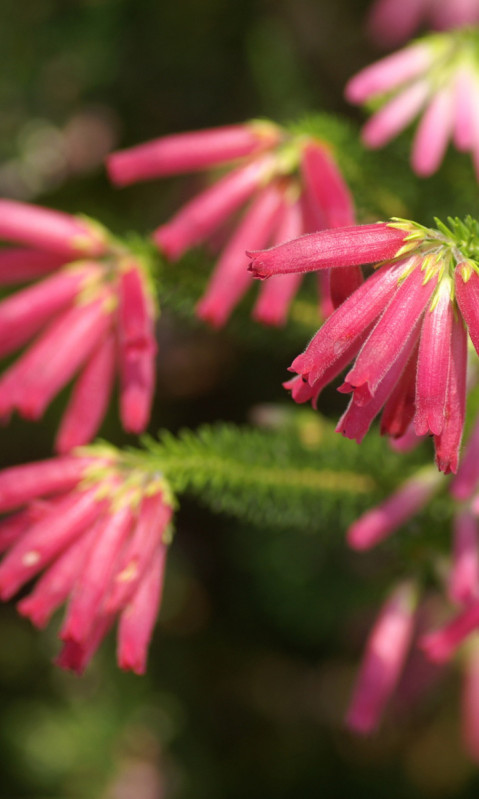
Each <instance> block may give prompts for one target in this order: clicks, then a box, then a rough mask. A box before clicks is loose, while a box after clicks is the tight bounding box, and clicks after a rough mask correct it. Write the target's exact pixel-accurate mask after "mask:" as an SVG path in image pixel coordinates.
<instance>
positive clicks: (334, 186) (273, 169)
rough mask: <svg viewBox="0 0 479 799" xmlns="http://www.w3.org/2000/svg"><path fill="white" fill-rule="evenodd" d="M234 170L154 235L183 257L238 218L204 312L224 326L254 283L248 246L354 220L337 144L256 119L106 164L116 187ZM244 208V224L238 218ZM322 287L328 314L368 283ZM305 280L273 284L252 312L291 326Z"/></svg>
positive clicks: (169, 252)
mask: <svg viewBox="0 0 479 799" xmlns="http://www.w3.org/2000/svg"><path fill="white" fill-rule="evenodd" d="M213 166H225V167H226V168H227V171H226V173H225V174H224V175H223V176H222V177H220V178H219V179H218V180H216V182H214V183H213V184H212V185H211V186H209V187H208V188H207V189H205V190H204V191H203V192H201V193H200V194H198V195H196V196H195V197H194V198H193V199H192V200H190V202H188V203H187V204H186V205H184V206H183V207H182V208H181V209H180V210H179V211H178V212H177V213H176V214H175V216H173V218H172V219H170V220H169V221H168V222H167V223H166V224H163V225H161V226H160V227H159V228H158V229H157V230H156V231H155V232H154V233H153V239H154V241H155V243H156V245H157V246H158V248H159V250H160V251H161V252H162V253H163V255H164V256H165V257H166V258H168V259H169V260H171V261H176V260H177V259H178V258H179V257H181V256H182V255H183V254H184V253H185V252H186V251H187V250H189V249H190V248H192V247H194V246H196V245H199V244H203V243H211V242H212V240H213V238H214V237H215V235H216V234H217V233H218V231H224V230H225V228H226V227H227V226H228V223H229V221H230V220H231V219H233V221H234V229H233V231H232V232H231V231H230V232H229V233H228V238H227V243H226V244H225V246H224V248H223V250H222V252H221V254H220V257H219V260H218V262H217V264H216V267H215V270H214V272H213V275H212V278H211V280H210V282H209V285H208V286H207V289H206V292H205V294H204V296H203V297H202V298H201V300H200V301H199V303H198V306H197V314H198V316H200V318H202V319H204V320H206V321H208V322H209V323H210V324H212V325H213V326H215V327H220V326H222V325H223V324H224V323H225V322H226V321H227V320H228V318H229V316H230V314H231V312H232V310H233V309H234V308H235V306H236V305H237V304H238V302H239V301H240V300H241V298H242V297H243V295H244V294H245V293H246V291H247V289H248V287H249V285H250V282H251V281H250V276H249V275H248V274H247V272H246V269H245V267H246V265H247V260H246V256H245V254H244V252H245V250H246V248H247V247H249V248H251V247H256V248H259V247H265V246H267V245H268V244H272V243H279V242H280V241H285V240H287V239H290V238H295V237H297V236H300V235H301V234H302V233H306V232H308V231H312V230H319V229H322V228H325V227H338V226H342V225H350V224H353V223H354V209H353V201H352V198H351V194H350V192H349V189H348V187H347V185H346V183H345V181H344V179H343V177H342V175H341V172H340V170H339V168H338V166H337V164H336V161H335V148H334V143H333V142H331V141H330V140H329V139H328V134H327V133H325V135H324V137H323V136H320V137H319V138H315V137H312V136H306V135H303V134H296V133H294V132H293V133H290V132H289V131H287V130H285V129H281V128H280V127H278V126H276V125H273V124H272V123H266V122H250V123H248V124H245V125H234V126H229V127H224V128H216V129H211V130H205V131H198V132H192V133H183V134H177V135H173V136H165V137H163V138H161V139H158V140H156V141H152V142H148V143H146V144H141V145H139V146H137V147H132V148H131V149H128V150H123V151H121V152H117V153H113V154H112V155H111V156H110V157H109V158H108V161H107V167H108V171H109V174H110V177H111V179H112V181H113V182H114V183H115V184H116V185H119V186H125V185H128V184H130V183H133V182H135V181H138V180H148V179H151V178H155V177H163V176H165V175H173V174H181V173H184V172H191V171H195V170H203V169H210V168H211V167H213ZM241 209H244V211H243V212H242V215H241V217H240V218H239V221H237V217H238V214H239V212H240V210H241ZM324 277H326V278H327V279H326V280H323V281H321V289H320V290H321V302H322V312H323V314H324V315H327V314H328V313H329V312H330V310H332V307H336V306H337V305H338V304H339V303H340V302H342V300H343V299H344V298H345V297H347V296H349V294H350V293H351V291H352V290H353V289H354V288H356V287H357V286H358V285H359V284H360V283H361V281H362V274H361V270H360V269H359V268H358V267H352V268H351V269H349V270H347V271H346V270H345V271H343V273H342V274H341V275H334V277H333V278H332V284H331V286H330V285H329V276H326V275H325V276H324ZM300 280H301V278H300V277H298V276H297V275H294V276H288V277H282V278H278V279H277V280H275V281H274V283H273V284H272V285H269V286H264V287H262V289H261V292H260V296H259V298H258V301H257V303H256V306H255V308H254V311H253V315H254V317H255V318H256V319H257V320H258V321H261V322H263V323H266V324H273V325H280V324H283V323H284V322H285V319H286V316H287V313H288V308H289V305H290V302H291V300H292V298H293V297H294V295H295V293H296V291H297V290H298V286H299V282H300Z"/></svg>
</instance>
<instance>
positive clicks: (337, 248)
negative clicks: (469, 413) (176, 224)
mask: <svg viewBox="0 0 479 799" xmlns="http://www.w3.org/2000/svg"><path fill="white" fill-rule="evenodd" d="M437 224H438V227H437V229H429V228H424V227H422V226H420V225H416V224H415V223H412V222H407V221H403V220H393V221H391V222H389V223H383V222H380V223H377V224H373V225H359V226H356V227H344V228H340V229H337V230H326V231H320V232H318V233H312V234H309V235H306V236H303V237H302V238H299V239H296V240H294V241H290V242H286V243H284V244H282V245H280V246H277V247H272V248H270V249H269V250H264V251H259V252H253V253H249V254H250V257H251V258H252V262H251V265H250V270H251V271H252V272H253V274H254V275H255V276H256V277H259V278H267V277H270V276H271V275H275V274H288V273H292V274H295V273H302V272H307V271H314V270H321V269H332V270H333V271H335V270H337V271H341V269H343V268H345V267H350V266H353V265H359V264H367V263H370V264H374V263H377V268H376V270H375V272H374V273H373V274H372V275H371V276H370V277H369V278H368V279H367V280H366V281H365V282H364V283H363V284H362V285H360V286H359V288H357V289H356V290H355V291H354V292H353V293H352V294H351V295H350V297H349V298H347V299H346V300H345V301H344V302H343V303H342V305H341V306H340V307H339V308H337V309H336V310H335V312H334V313H333V314H332V315H331V316H330V317H329V319H327V320H326V322H325V323H324V324H323V326H322V327H321V328H320V330H319V331H318V332H317V333H316V335H315V336H314V337H313V339H312V340H311V341H310V343H309V344H308V346H307V348H306V350H305V351H304V353H302V354H301V355H299V356H298V357H297V358H295V360H294V361H293V364H292V366H291V371H293V372H296V373H297V374H298V376H299V377H297V378H294V379H293V380H292V381H290V382H289V383H287V384H286V386H287V387H288V388H290V389H292V393H293V398H294V399H295V400H296V401H298V402H304V401H307V400H309V399H313V400H314V401H316V400H317V397H318V394H319V393H320V391H321V390H322V388H323V387H324V386H325V385H326V384H327V383H329V382H331V380H333V379H334V378H335V377H337V376H338V375H339V374H340V373H341V372H342V371H343V369H344V368H345V367H346V366H347V364H348V363H350V362H351V361H352V360H353V359H355V362H354V365H353V367H352V368H351V369H350V370H349V371H348V372H347V373H346V376H345V378H344V382H343V384H342V386H341V387H340V388H339V391H341V392H342V393H349V394H351V395H352V396H351V401H350V404H349V406H348V409H347V410H346V412H345V413H344V414H343V416H342V417H341V420H340V422H339V425H338V427H337V431H338V432H341V433H342V434H343V435H345V436H346V437H348V438H353V439H356V440H357V441H358V442H360V441H361V440H362V439H363V437H364V436H365V434H366V432H367V431H368V429H369V427H370V425H371V423H372V421H373V419H374V417H375V416H376V415H377V414H378V413H379V412H380V411H381V409H382V408H384V411H383V416H382V423H381V432H382V433H383V434H387V435H390V436H392V437H393V438H399V437H401V436H403V435H404V434H405V433H406V431H407V430H408V428H409V425H410V423H411V421H412V423H413V425H414V428H415V432H416V434H417V435H421V436H422V435H425V434H427V433H429V434H430V435H432V436H433V438H434V444H435V449H436V463H437V465H438V468H439V469H440V470H441V471H443V472H445V473H447V472H450V471H452V472H455V471H456V469H457V465H458V458H459V448H460V443H461V438H462V431H463V426H464V413H465V401H466V363H467V330H468V331H469V335H470V337H471V340H472V343H473V345H474V347H475V348H476V350H477V351H478V352H479V260H478V256H479V250H478V243H477V242H478V241H479V225H478V223H477V222H475V221H474V220H472V219H471V218H468V219H467V220H466V221H465V222H460V221H459V220H452V219H451V220H449V227H447V226H445V225H443V224H442V223H441V222H439V221H438V223H437ZM378 262H379V263H378ZM300 381H301V382H300ZM302 384H303V385H302Z"/></svg>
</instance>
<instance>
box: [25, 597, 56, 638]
mask: <svg viewBox="0 0 479 799" xmlns="http://www.w3.org/2000/svg"><path fill="white" fill-rule="evenodd" d="M17 610H18V612H19V614H20V616H23V617H24V618H26V619H29V620H30V621H31V623H32V624H33V625H34V627H38V629H39V630H41V629H43V628H44V627H46V626H47V624H48V622H49V620H50V614H49V613H47V612H46V611H45V609H42V608H41V607H40V606H39V604H38V601H37V600H36V599H35V598H34V597H30V596H26V597H25V599H22V600H20V602H17Z"/></svg>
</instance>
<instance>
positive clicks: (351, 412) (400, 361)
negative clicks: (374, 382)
mask: <svg viewBox="0 0 479 799" xmlns="http://www.w3.org/2000/svg"><path fill="white" fill-rule="evenodd" d="M373 332H374V331H373ZM418 335H419V325H418V323H417V322H416V325H415V326H414V327H413V328H412V330H411V331H410V334H409V337H408V338H407V340H406V341H405V342H404V345H403V347H402V349H401V350H400V351H399V353H398V355H397V357H396V359H395V360H394V361H392V363H391V366H390V368H389V370H388V371H387V372H386V374H385V375H384V377H383V378H382V380H381V382H380V383H379V384H378V386H377V387H376V389H375V392H374V395H373V396H372V397H371V398H369V399H368V402H367V403H364V404H359V403H358V402H357V401H356V399H355V397H353V398H352V399H351V402H350V403H349V406H348V408H347V410H346V412H345V413H344V414H343V416H342V417H341V419H340V420H339V423H338V425H337V427H336V432H337V433H342V434H343V436H346V438H351V439H354V440H356V441H357V442H358V444H360V443H361V441H362V440H363V438H364V436H365V435H366V433H367V432H368V430H369V428H370V426H371V424H372V421H373V419H374V418H375V416H377V414H378V413H379V411H380V410H381V408H382V407H383V405H384V403H385V402H386V400H387V399H388V397H389V396H390V395H391V392H392V390H393V388H394V386H395V385H396V384H397V382H398V380H400V378H401V375H402V373H403V370H404V368H405V366H406V364H407V362H408V360H409V358H410V357H411V354H412V353H413V352H414V349H415V346H416V342H417V337H418ZM368 340H369V339H368ZM367 343H368V342H366V344H367ZM364 346H366V345H364Z"/></svg>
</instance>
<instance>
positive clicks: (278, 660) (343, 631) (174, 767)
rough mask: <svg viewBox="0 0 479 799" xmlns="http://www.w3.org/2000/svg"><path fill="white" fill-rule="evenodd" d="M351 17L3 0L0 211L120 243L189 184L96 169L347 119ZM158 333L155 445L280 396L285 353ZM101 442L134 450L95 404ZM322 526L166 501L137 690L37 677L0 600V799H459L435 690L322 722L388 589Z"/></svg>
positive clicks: (14, 459)
mask: <svg viewBox="0 0 479 799" xmlns="http://www.w3.org/2000/svg"><path fill="white" fill-rule="evenodd" d="M367 6H368V4H367V2H366V0H361V2H359V0H356V2H353V1H352V0H336V1H335V2H331V1H330V0H176V2H173V0H76V1H75V0H16V2H15V1H14V0H2V2H1V4H0V52H1V53H2V69H1V71H0V109H1V113H0V195H3V196H7V197H14V198H17V199H20V200H26V201H32V202H39V203H43V204H46V205H52V206H54V207H60V208H63V209H65V210H68V211H74V212H77V211H81V212H84V213H87V214H90V215H92V216H97V217H98V218H99V219H100V220H101V221H103V222H104V223H105V224H107V225H109V226H110V227H111V228H112V229H113V230H114V231H116V232H118V233H123V232H125V231H127V230H137V231H139V232H147V231H149V230H151V229H152V228H153V227H154V226H155V225H156V224H158V223H159V221H160V220H161V219H163V218H164V217H165V214H166V213H167V212H168V210H172V209H173V208H176V207H177V206H178V204H179V203H180V202H181V200H182V199H183V198H184V197H186V196H188V192H189V188H188V180H186V181H185V180H182V181H175V180H171V181H163V183H162V184H161V185H160V184H159V183H158V182H153V183H151V184H144V185H142V186H135V187H131V188H129V189H127V190H122V191H115V190H114V189H112V188H111V187H110V186H109V184H108V182H107V180H106V178H105V175H104V173H103V170H102V166H101V164H102V159H103V157H104V155H105V154H106V153H107V152H108V151H110V150H111V149H113V148H115V147H119V146H129V145H133V144H135V143H138V142H141V141H143V140H146V139H149V138H152V137H155V136H158V135H161V134H166V133H171V132H175V131H181V130H188V129H193V128H200V127H208V126H213V125H219V124H224V123H230V122H236V121H241V120H243V119H248V118H251V117H258V116H271V117H273V118H274V119H276V120H278V121H281V120H289V119H291V118H294V117H295V116H301V115H302V114H304V113H306V112H308V111H312V110H315V109H317V110H329V111H334V112H341V113H347V114H350V115H351V116H352V117H353V118H356V119H359V117H360V115H359V114H358V112H356V111H351V110H350V109H348V108H347V107H346V105H345V103H344V102H343V100H342V89H343V86H344V83H345V81H346V79H347V78H348V77H349V76H350V75H351V74H352V73H353V72H354V71H355V70H357V69H358V68H359V67H361V66H363V65H365V64H367V63H368V62H369V61H371V60H372V59H373V58H375V57H377V55H378V53H377V51H375V50H374V48H373V47H372V45H371V44H370V43H369V42H368V40H367V37H366V35H365V31H364V15H365V12H366V9H367ZM464 163H465V162H464V161H461V162H460V166H461V168H462V167H463V165H464ZM449 199H451V198H449ZM451 202H455V200H454V198H453V199H452V200H451ZM451 210H454V209H451ZM242 324H243V325H244V326H246V325H248V322H247V321H246V319H245V320H243V322H242ZM236 330H240V331H241V325H240V326H239V328H238V327H237V328H236ZM159 336H160V353H159V364H158V368H159V388H158V392H157V400H156V406H155V415H154V420H153V422H152V425H151V430H152V431H153V432H154V431H155V430H156V429H157V428H158V427H160V426H162V427H167V428H169V429H172V430H176V429H178V428H179V427H180V426H185V425H188V426H195V425H196V424H199V423H201V422H204V421H212V420H215V419H226V420H234V421H238V422H244V421H248V420H250V419H251V418H252V414H253V418H256V419H257V418H258V413H259V412H258V407H257V406H258V405H259V404H261V403H277V402H285V401H286V400H285V398H284V396H283V392H282V389H281V385H280V384H281V380H282V379H284V369H285V366H287V365H288V364H289V362H290V359H291V356H292V355H294V354H295V352H297V351H298V347H300V346H301V344H298V343H292V342H291V340H290V339H288V338H287V336H286V334H283V333H281V332H278V334H277V336H276V334H275V336H272V335H271V334H268V335H267V336H266V337H265V340H264V342H263V343H262V344H259V345H258V342H257V339H254V338H251V339H248V337H247V336H246V337H244V338H243V340H242V337H241V335H235V333H234V332H233V333H228V334H226V335H225V334H224V333H222V334H219V335H216V334H213V333H211V332H209V331H207V330H205V329H204V328H203V327H201V326H199V325H194V324H188V323H187V322H186V321H185V320H184V319H181V320H177V319H175V317H174V315H173V314H172V313H171V312H168V311H166V312H165V313H164V315H163V317H162V321H161V325H160V331H159ZM328 396H329V399H328ZM333 396H334V394H333V393H331V394H330V395H327V402H329V403H330V404H332V403H333ZM63 405H64V397H62V398H60V399H59V400H58V401H56V402H55V403H54V404H53V406H52V407H51V408H50V409H49V411H48V412H47V414H46V417H45V422H44V423H43V424H41V425H38V424H37V425H34V424H27V423H25V422H20V421H18V420H16V419H14V420H13V421H12V423H11V424H10V425H9V427H8V428H6V429H4V430H2V448H1V459H2V464H3V465H9V464H12V463H21V462H24V461H29V460H33V459H36V458H41V457H48V456H49V454H50V452H51V449H50V448H51V441H52V438H53V433H54V430H55V428H56V425H57V420H58V414H59V412H60V411H61V408H62V407H63ZM255 408H256V410H255ZM260 410H261V409H260ZM255 413H256V416H255ZM265 413H266V418H267V417H268V409H267V408H266V411H265V410H264V408H263V416H261V413H260V414H259V415H260V417H261V418H265ZM102 435H103V436H104V437H106V438H110V439H111V440H112V441H114V442H117V443H123V442H127V443H130V444H131V443H135V442H134V440H133V439H126V438H125V435H124V434H123V433H122V432H121V431H120V428H119V425H118V422H117V414H116V409H115V408H113V409H112V411H111V412H110V416H109V418H108V420H107V422H106V423H105V425H104V428H103V430H102ZM318 446H319V444H318ZM352 446H354V445H352ZM339 519H341V515H340V514H339V515H338V524H337V529H330V527H329V528H328V529H327V530H322V529H321V530H320V533H321V534H320V535H311V533H310V531H308V530H304V531H303V532H302V533H301V534H299V535H298V533H297V532H294V534H293V533H292V532H291V531H287V530H282V531H279V532H278V531H275V530H268V529H261V530H258V529H254V528H252V527H250V526H245V525H240V524H239V523H238V522H235V521H233V520H231V519H229V518H226V517H217V516H213V515H211V514H210V513H209V512H207V511H206V510H205V509H204V508H202V507H200V506H199V505H197V504H196V503H194V502H193V501H192V500H188V498H184V500H182V502H181V510H180V512H179V514H178V520H177V535H176V538H175V541H174V544H173V547H172V552H171V556H170V560H169V567H168V574H167V584H166V593H165V599H164V604H163V608H162V613H161V619H160V622H159V625H158V627H157V630H156V634H155V638H154V641H153V645H152V651H151V657H150V665H149V672H148V675H147V676H146V677H144V678H138V677H135V676H132V675H129V674H123V673H121V672H119V670H118V669H117V667H116V665H115V662H114V642H113V641H112V640H110V641H108V642H107V643H106V645H105V646H104V647H103V648H102V650H101V652H100V653H99V655H98V656H97V658H96V660H95V661H94V663H93V664H92V666H91V667H90V668H89V670H88V671H87V673H86V675H85V676H84V677H83V678H81V679H78V678H76V677H74V676H71V675H70V674H66V673H63V672H61V671H60V670H58V669H56V668H55V667H54V666H53V665H52V663H51V660H52V658H53V657H54V655H55V653H56V651H57V642H56V638H55V635H56V631H55V624H53V625H51V626H50V628H49V629H48V630H47V631H45V632H44V633H38V632H37V631H35V630H33V629H32V628H31V627H30V626H29V625H28V622H26V621H25V620H21V619H19V618H17V615H16V612H15V609H14V606H13V604H10V605H8V606H4V607H1V608H0V631H1V636H2V645H1V646H0V689H1V691H2V712H1V714H0V742H1V749H0V751H1V753H2V755H1V757H0V796H1V797H2V798H3V797H4V799H17V797H18V799H19V798H20V797H25V799H96V797H99V798H100V799H240V797H241V799H246V798H247V799H260V797H261V799H273V797H274V799H293V798H294V799H296V797H323V798H324V799H336V798H337V799H344V797H347V798H348V799H349V797H357V796H367V797H371V799H375V798H376V797H377V799H379V798H381V799H383V798H384V797H388V799H396V797H397V799H399V797H401V798H402V797H408V798H410V799H415V798H416V797H423V796H424V797H429V796H431V797H456V796H457V797H464V799H466V797H473V796H476V795H477V791H478V790H479V779H478V778H477V776H476V769H475V767H474V766H473V765H472V764H471V763H470V762H469V761H468V760H467V758H466V756H465V755H464V754H463V752H462V751H461V747H460V743H459V740H458V739H459V727H458V724H459V720H458V716H459V710H458V682H457V681H456V680H455V679H454V675H448V676H447V677H446V679H444V680H443V681H442V682H441V685H440V690H439V691H438V692H437V693H436V694H435V695H434V696H433V697H432V698H431V699H430V701H429V702H428V703H427V704H425V705H422V706H421V707H420V708H419V709H418V710H416V712H413V713H412V714H411V715H410V716H405V715H404V714H402V715H401V714H396V715H394V714H393V715H392V716H391V718H390V719H389V720H388V721H387V722H386V724H385V726H384V728H383V730H382V732H381V734H380V735H379V736H377V737H375V738H374V739H373V740H370V741H359V740H356V739H355V738H353V737H352V736H350V735H349V734H348V733H347V732H345V730H344V728H343V724H342V718H343V714H344V709H345V706H346V704H347V699H348V694H349V691H350V688H351V685H352V679H353V676H354V673H355V668H356V665H357V663H358V659H359V654H360V651H361V645H362V642H363V640H364V635H365V632H366V631H367V629H368V625H369V624H370V622H371V619H372V618H373V617H374V612H375V607H377V603H378V602H379V601H380V598H381V596H382V593H383V591H384V589H385V588H386V586H387V583H388V578H389V576H390V572H389V565H388V563H387V562H386V563H385V562H384V561H383V560H382V559H381V556H370V557H368V558H365V557H363V558H359V557H357V556H352V555H351V554H349V553H347V551H346V549H345V546H344V543H343V534H344V520H339ZM318 524H319V526H320V520H319V522H318ZM326 534H327V535H326ZM57 621H58V620H57Z"/></svg>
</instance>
